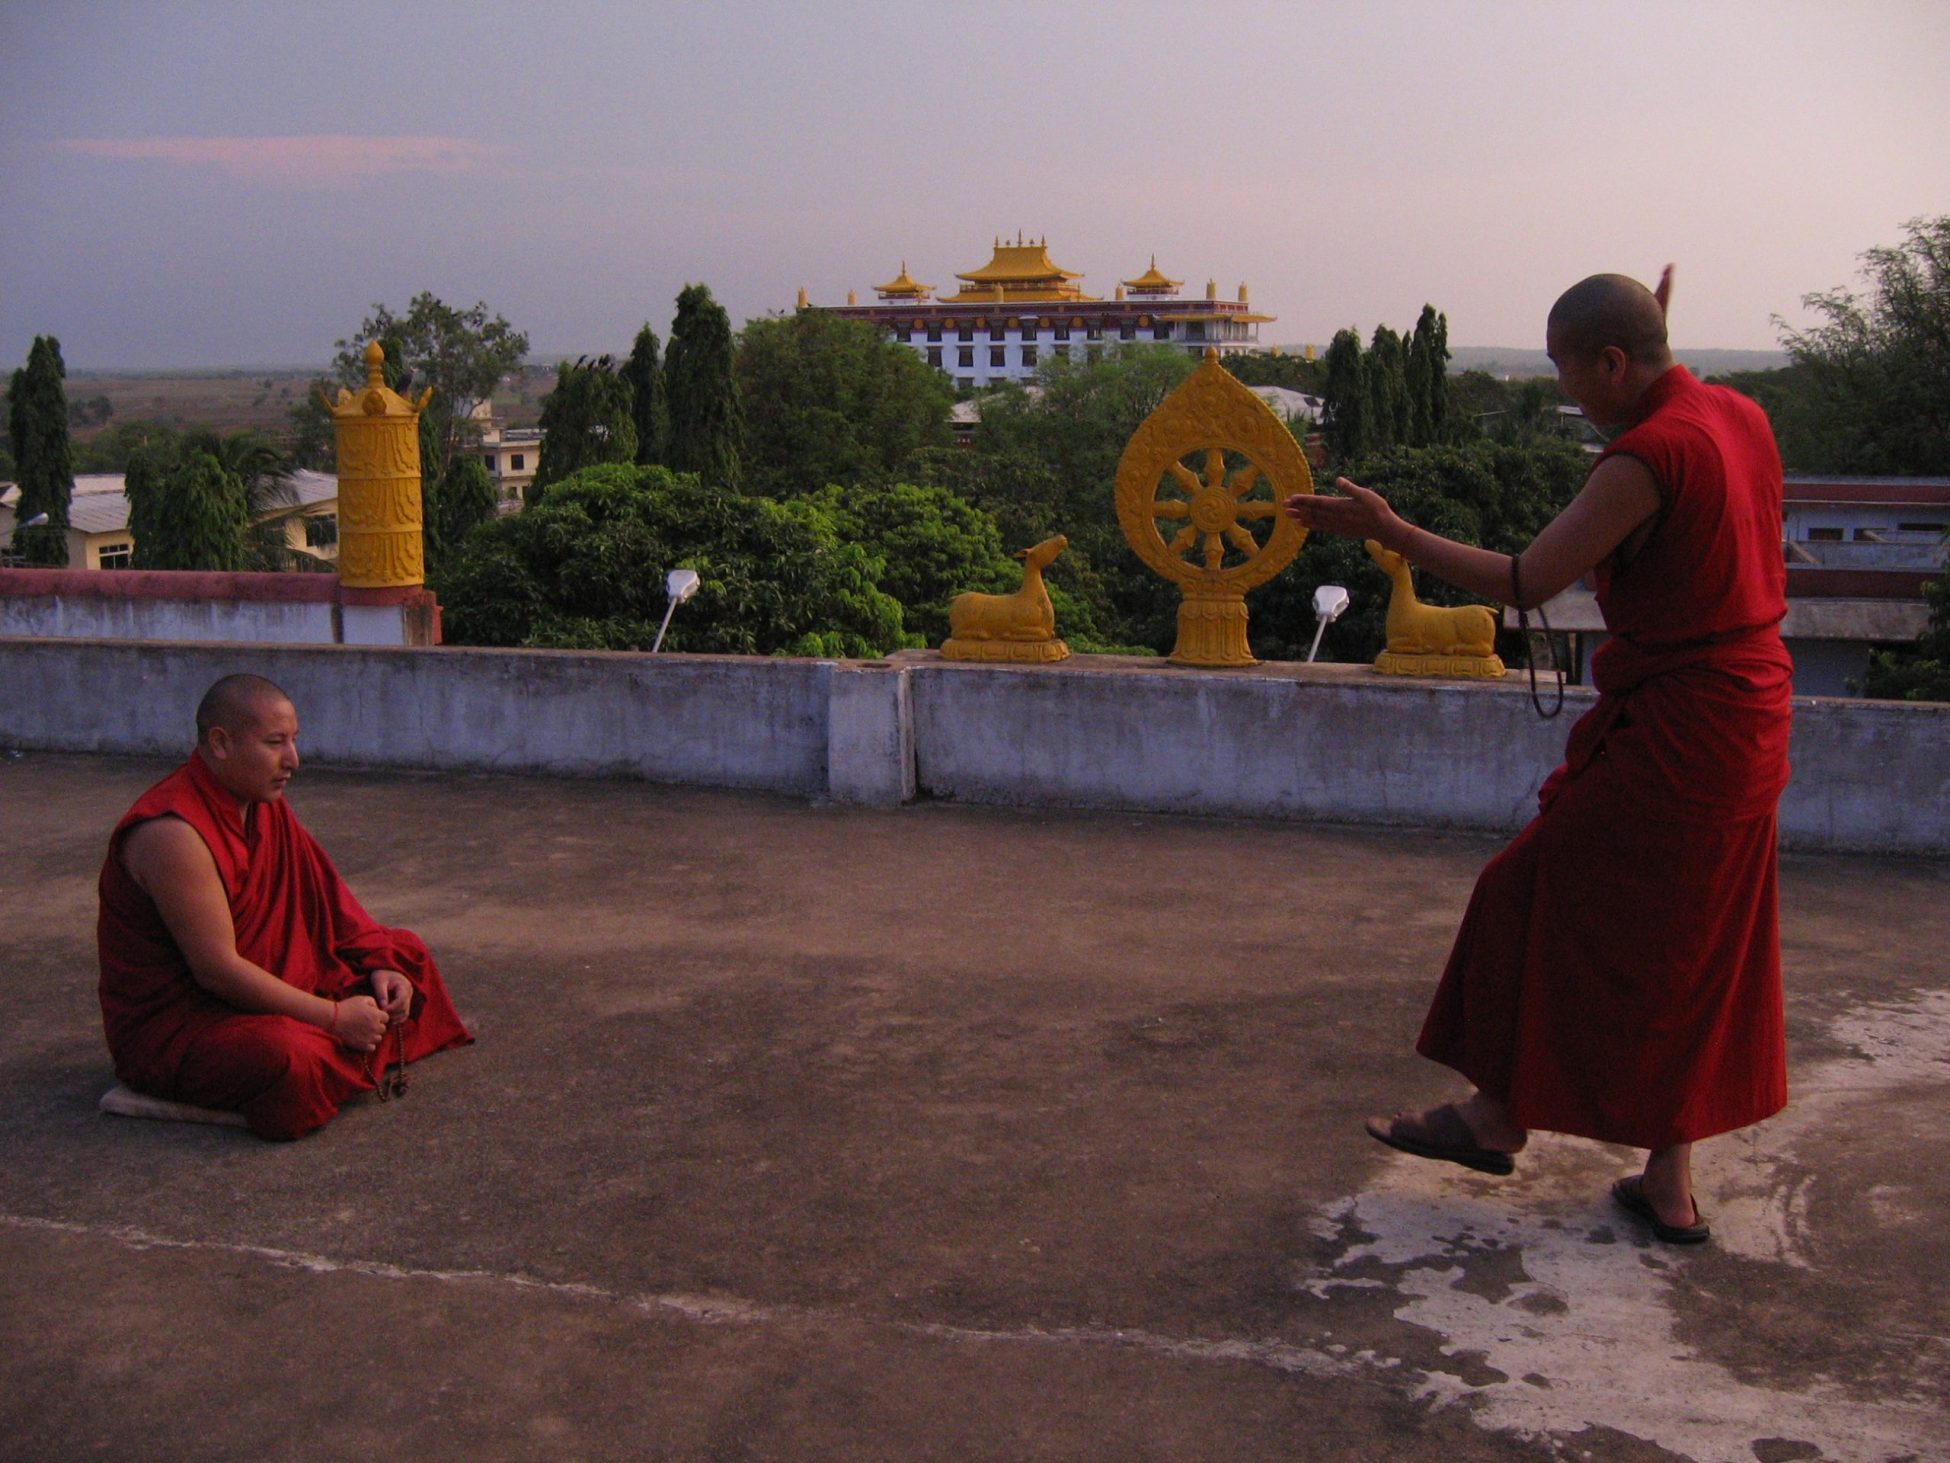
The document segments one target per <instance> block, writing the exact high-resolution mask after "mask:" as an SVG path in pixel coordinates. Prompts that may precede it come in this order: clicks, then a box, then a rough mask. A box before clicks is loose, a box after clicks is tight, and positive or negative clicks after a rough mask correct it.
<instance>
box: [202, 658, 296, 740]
mask: <svg viewBox="0 0 1950 1463" xmlns="http://www.w3.org/2000/svg"><path fill="white" fill-rule="evenodd" d="M278 703H283V704H284V705H286V706H289V705H290V704H291V698H290V697H289V696H287V695H285V694H284V692H283V691H282V690H280V689H279V688H278V687H277V686H276V685H274V684H273V683H272V682H270V681H267V680H265V679H264V677H262V676H252V675H242V674H240V675H234V676H225V677H224V678H223V679H222V680H220V681H218V682H217V683H216V684H215V685H214V686H212V687H211V688H210V689H209V690H207V691H205V692H204V693H203V699H202V700H201V701H200V702H198V703H197V707H196V739H197V741H199V742H203V741H207V740H208V739H209V736H210V729H211V728H212V727H219V726H220V727H222V728H224V730H226V731H229V732H238V731H242V730H243V729H244V728H246V727H248V726H249V725H250V724H251V723H252V722H254V721H256V720H257V719H258V716H259V712H260V710H261V708H263V707H264V706H266V705H276V704H278Z"/></svg>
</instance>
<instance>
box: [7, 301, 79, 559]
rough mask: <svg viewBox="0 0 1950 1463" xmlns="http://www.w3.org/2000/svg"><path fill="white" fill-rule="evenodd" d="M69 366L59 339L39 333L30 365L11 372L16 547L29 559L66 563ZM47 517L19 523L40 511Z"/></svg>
mask: <svg viewBox="0 0 1950 1463" xmlns="http://www.w3.org/2000/svg"><path fill="white" fill-rule="evenodd" d="M67 374H68V368H67V366H66V365H65V364H64V363H63V362H62V360H61V342H60V341H58V340H56V339H55V338H54V337H53V336H51V335H37V336H35V337H34V344H33V346H32V347H31V348H30V349H29V350H28V352H27V364H26V365H25V366H24V367H23V368H21V369H20V370H18V371H15V372H14V374H13V379H12V383H11V385H10V386H9V388H8V391H7V435H8V438H9V439H10V442H11V445H12V447H13V454H14V475H15V477H16V478H17V479H18V480H19V482H20V497H19V499H18V500H17V501H16V503H15V507H14V539H13V549H14V552H15V553H16V554H18V555H20V557H21V559H22V560H24V561H25V562H26V563H29V564H41V565H48V566H52V567H54V568H62V567H65V566H66V564H67V562H68V504H69V502H70V500H71V499H72V498H73V497H74V448H73V445H72V444H71V443H70V442H69V440H68V392H67V388H66V387H65V386H63V385H62V384H61V383H62V381H64V380H65V379H66V378H67ZM40 513H45V514H46V515H47V522H46V523H45V524H43V525H40V526H38V527H35V528H25V527H22V526H21V525H23V524H25V523H26V521H27V520H28V519H30V518H32V517H34V516H35V515H36V514H40Z"/></svg>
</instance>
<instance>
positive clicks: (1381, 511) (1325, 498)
mask: <svg viewBox="0 0 1950 1463" xmlns="http://www.w3.org/2000/svg"><path fill="white" fill-rule="evenodd" d="M1334 486H1335V487H1337V488H1339V489H1340V490H1341V492H1342V493H1344V494H1346V496H1345V497H1333V496H1330V495H1328V494H1326V493H1295V494H1294V495H1293V496H1292V497H1291V498H1288V499H1287V500H1286V504H1285V507H1286V516H1287V517H1289V518H1292V519H1296V520H1298V521H1299V522H1300V523H1301V524H1302V525H1303V526H1305V527H1307V528H1318V529H1322V530H1324V531H1326V532H1327V533H1339V534H1345V535H1347V536H1348V537H1349V538H1360V539H1368V538H1371V539H1378V540H1380V542H1381V545H1382V547H1384V548H1393V547H1394V546H1395V545H1396V543H1397V542H1398V541H1399V540H1400V538H1401V537H1402V536H1403V535H1405V534H1406V533H1407V532H1408V525H1407V524H1406V523H1404V522H1403V521H1402V520H1401V519H1400V518H1398V517H1397V516H1396V515H1395V510H1394V509H1392V508H1390V507H1389V506H1388V500H1387V499H1386V498H1384V497H1382V496H1381V494H1379V493H1377V492H1375V491H1373V490H1372V489H1369V488H1364V487H1362V486H1361V485H1360V484H1359V483H1357V482H1353V481H1351V480H1349V479H1347V478H1335V479H1334Z"/></svg>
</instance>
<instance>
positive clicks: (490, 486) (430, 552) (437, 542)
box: [421, 457, 501, 571]
mask: <svg viewBox="0 0 1950 1463" xmlns="http://www.w3.org/2000/svg"><path fill="white" fill-rule="evenodd" d="M430 486H431V487H432V494H431V497H430V498H429V499H428V500H427V501H425V502H424V503H422V505H421V512H422V514H423V516H424V522H425V524H426V528H425V535H426V554H427V567H428V570H429V571H432V570H434V569H437V568H438V567H439V565H440V564H441V562H442V561H443V560H444V559H445V558H446V556H447V555H448V554H450V553H452V552H453V551H454V550H455V549H457V548H459V547H460V545H461V544H462V543H464V542H465V541H466V539H467V535H468V534H469V533H471V532H473V530H474V527H475V525H476V524H481V523H486V522H487V521H488V520H489V519H491V518H493V517H494V516H495V514H496V512H497V511H498V509H499V507H500V502H501V500H500V495H499V493H498V492H497V491H496V490H495V486H494V479H493V478H492V477H490V476H489V475H488V470H487V467H486V465H485V464H484V463H482V461H481V459H480V458H478V457H456V458H455V459H454V460H453V461H452V462H449V463H448V464H447V475H446V476H445V477H444V478H442V479H441V480H440V481H439V482H438V483H434V484H431V485H430Z"/></svg>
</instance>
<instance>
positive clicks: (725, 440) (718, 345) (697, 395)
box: [664, 284, 745, 488]
mask: <svg viewBox="0 0 1950 1463" xmlns="http://www.w3.org/2000/svg"><path fill="white" fill-rule="evenodd" d="M664 399H665V401H666V402H668V403H669V407H670V450H669V453H668V457H667V460H668V461H669V463H670V466H671V467H672V468H673V469H675V470H676V471H678V472H694V473H696V474H697V475H698V476H699V477H701V478H703V479H704V481H705V482H707V483H715V484H719V485H721V486H724V487H729V488H735V487H737V486H738V484H739V477H740V472H741V470H742V468H743V463H744V449H745V425H744V412H743V409H742V407H741V404H740V402H739V398H738V382H737V377H736V374H735V371H734V368H733V352H732V341H731V321H730V319H729V317H727V316H726V314H725V312H724V306H722V305H720V304H719V303H718V302H717V301H716V300H714V299H712V298H711V291H710V290H709V289H708V288H707V287H705V286H704V285H701V284H693V285H686V286H685V287H684V288H683V289H682V290H681V291H679V293H678V296H677V315H676V318H675V319H673V320H672V321H671V325H670V349H669V350H668V351H667V352H666V353H665V356H664Z"/></svg>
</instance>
